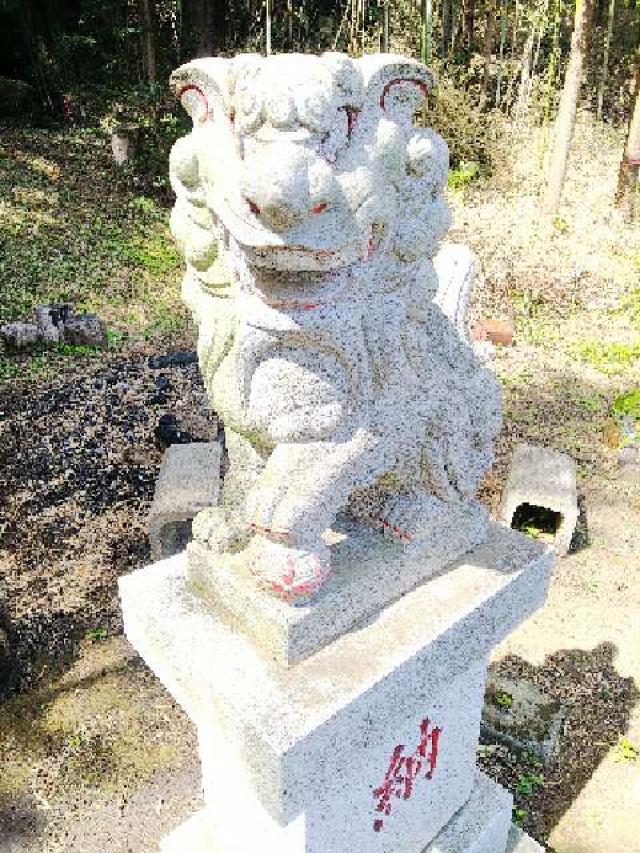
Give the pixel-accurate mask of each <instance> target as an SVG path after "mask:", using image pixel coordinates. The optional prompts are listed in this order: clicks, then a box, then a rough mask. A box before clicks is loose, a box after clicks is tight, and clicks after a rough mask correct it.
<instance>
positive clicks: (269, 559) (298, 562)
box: [249, 535, 331, 602]
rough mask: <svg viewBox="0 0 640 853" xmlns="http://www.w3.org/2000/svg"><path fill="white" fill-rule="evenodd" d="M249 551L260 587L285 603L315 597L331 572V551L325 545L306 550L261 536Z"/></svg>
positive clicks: (255, 540)
mask: <svg viewBox="0 0 640 853" xmlns="http://www.w3.org/2000/svg"><path fill="white" fill-rule="evenodd" d="M249 549H250V562H249V566H250V569H251V572H252V574H253V575H254V576H255V578H256V579H257V581H258V586H259V587H260V588H261V589H264V590H265V591H267V592H270V593H271V594H273V595H276V596H278V597H279V598H282V599H283V600H284V601H288V602H293V601H298V602H299V601H301V600H306V599H309V598H311V597H313V596H314V595H315V593H316V592H317V591H318V590H319V589H320V587H321V586H322V584H323V583H324V581H325V580H326V579H327V577H328V575H329V573H330V571H331V562H330V558H329V549H328V548H327V547H326V546H325V545H324V544H320V546H319V547H318V548H317V549H314V550H305V549H301V548H291V547H289V546H288V545H286V544H283V543H282V542H275V541H273V539H270V538H267V537H266V536H262V535H258V536H256V537H255V539H254V540H253V541H252V542H251V545H250V546H249Z"/></svg>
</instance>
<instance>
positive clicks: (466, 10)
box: [462, 0, 476, 53]
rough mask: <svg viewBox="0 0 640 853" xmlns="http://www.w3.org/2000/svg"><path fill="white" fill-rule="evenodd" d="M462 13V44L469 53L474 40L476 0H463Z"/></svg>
mask: <svg viewBox="0 0 640 853" xmlns="http://www.w3.org/2000/svg"><path fill="white" fill-rule="evenodd" d="M462 14H463V18H462V32H463V35H464V44H465V47H466V48H467V49H468V51H469V53H471V51H472V50H473V45H474V42H475V24H476V0H464V4H463V13H462Z"/></svg>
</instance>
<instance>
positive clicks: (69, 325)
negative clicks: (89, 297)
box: [64, 314, 107, 347]
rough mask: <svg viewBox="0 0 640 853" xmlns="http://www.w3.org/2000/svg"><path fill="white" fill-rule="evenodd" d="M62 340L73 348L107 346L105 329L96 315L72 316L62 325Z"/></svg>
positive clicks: (103, 323)
mask: <svg viewBox="0 0 640 853" xmlns="http://www.w3.org/2000/svg"><path fill="white" fill-rule="evenodd" d="M64 339H65V341H66V342H67V343H69V344H72V345H74V346H94V347H106V346H107V327H106V325H105V322H104V320H102V319H100V317H98V315H97V314H74V315H73V316H72V317H69V319H68V320H66V322H65V323H64Z"/></svg>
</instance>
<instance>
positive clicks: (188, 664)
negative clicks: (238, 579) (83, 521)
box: [121, 526, 552, 853]
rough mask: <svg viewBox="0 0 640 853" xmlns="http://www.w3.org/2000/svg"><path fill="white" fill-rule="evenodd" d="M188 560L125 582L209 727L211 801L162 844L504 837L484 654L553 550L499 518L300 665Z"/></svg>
mask: <svg viewBox="0 0 640 853" xmlns="http://www.w3.org/2000/svg"><path fill="white" fill-rule="evenodd" d="M397 548H398V554H401V553H402V552H401V546H397ZM406 559H407V561H413V560H417V559H419V558H418V557H415V556H410V555H407V557H406ZM186 563H187V560H186V555H185V554H181V555H178V556H176V557H173V558H170V559H168V560H164V561H162V562H159V563H155V564H153V565H151V566H148V567H147V568H145V569H141V570H139V571H137V572H134V573H133V574H131V575H129V576H127V577H125V578H122V579H121V597H122V606H123V613H124V622H125V630H126V634H127V636H128V638H129V640H130V641H131V643H132V644H133V645H134V646H135V648H136V649H137V650H138V651H139V652H140V654H141V655H142V656H143V658H144V659H145V661H146V662H147V663H148V664H149V666H150V667H151V668H152V669H153V670H154V672H155V673H156V674H157V675H158V677H159V678H160V679H161V680H162V681H163V683H164V684H165V685H166V687H167V688H168V689H169V690H170V692H171V693H172V694H173V696H174V697H175V698H176V700H177V701H178V702H180V704H181V705H182V707H183V708H184V709H185V710H186V712H187V713H188V714H189V716H190V717H191V719H192V720H193V721H194V723H195V724H196V726H197V729H198V735H199V746H200V758H201V761H202V772H203V787H204V792H205V802H206V807H205V809H204V810H203V811H202V812H200V813H199V814H197V815H195V816H194V817H193V818H192V819H191V820H189V821H188V822H187V823H185V824H184V825H183V826H181V827H179V828H178V829H177V830H176V831H175V832H174V833H173V834H172V835H170V836H169V837H168V838H167V839H165V842H164V844H163V848H162V849H163V850H164V851H165V853H178V851H180V853H196V851H203V853H204V851H207V853H213V851H219V853H245V851H246V853H250V851H251V853H253V851H254V850H269V851H270V850H274V851H275V850H277V851H278V853H320V851H325V850H331V851H332V853H347V851H348V853H422V851H425V853H463V851H469V853H471V851H474V853H503V851H505V850H506V849H507V848H506V845H507V834H508V831H509V826H510V813H511V801H510V797H509V795H508V794H506V792H504V791H502V789H500V788H499V786H497V785H495V783H493V782H490V781H489V780H487V779H486V778H485V777H483V776H482V775H480V774H478V771H477V769H476V767H475V751H476V746H477V741H478V735H479V727H480V712H481V709H482V703H483V691H484V682H485V674H486V662H487V658H488V656H489V653H490V651H491V649H492V648H493V647H494V646H495V645H496V644H497V643H498V642H500V641H501V640H502V639H503V638H504V637H505V636H506V635H507V634H508V633H509V632H510V631H512V630H513V629H514V628H515V627H516V626H517V625H518V624H519V623H520V622H521V621H523V620H524V619H525V618H526V617H527V616H529V615H530V614H531V613H532V612H533V611H534V610H535V609H536V608H537V607H538V606H539V605H540V604H541V603H542V602H543V600H544V597H545V594H546V589H547V583H548V578H549V572H550V567H551V563H552V555H551V552H550V550H545V549H544V548H543V547H542V546H540V545H539V544H538V543H536V542H534V541H532V540H529V539H527V538H526V537H524V536H522V535H520V534H518V533H515V532H514V531H511V530H506V529H504V528H501V527H498V526H493V527H492V528H491V530H490V536H489V539H488V541H487V542H486V543H485V544H484V545H482V546H480V547H478V548H476V549H475V550H473V551H471V552H470V553H468V554H466V555H465V557H463V558H461V559H458V560H457V561H455V562H453V563H450V564H449V565H447V566H444V565H443V566H442V570H441V571H440V573H439V574H436V575H435V576H434V577H431V578H430V579H429V580H428V581H427V582H424V583H422V585H420V586H418V587H416V588H415V589H413V590H412V591H410V592H407V593H406V594H404V595H403V596H401V597H400V598H399V599H398V600H396V601H395V602H393V603H391V604H389V605H388V606H386V607H385V608H384V609H383V610H381V611H380V612H378V613H377V614H375V615H370V616H369V617H368V618H367V619H366V620H365V621H364V622H361V623H360V624H359V625H356V626H355V627H353V628H352V629H351V630H350V631H348V632H346V633H344V634H342V635H341V636H339V637H338V638H337V639H334V640H332V641H331V642H330V643H328V644H327V645H325V646H324V647H323V648H320V649H319V651H316V652H315V653H314V654H311V656H309V657H307V658H306V659H304V660H301V661H300V662H299V663H297V664H295V665H293V666H286V665H285V664H284V663H283V662H282V661H281V660H278V659H270V658H269V656H268V655H265V653H264V651H265V650H264V649H260V650H258V648H257V647H256V644H255V643H254V642H252V640H251V638H250V636H249V635H248V634H247V631H246V624H245V623H244V622H242V623H241V622H239V621H238V620H237V618H236V616H235V615H234V614H233V612H232V611H231V610H228V609H225V608H223V607H220V608H216V607H215V606H212V604H211V603H210V602H209V603H206V604H205V603H204V601H203V600H202V599H201V598H199V597H197V596H195V595H194V594H193V593H192V592H191V591H190V589H189V586H188V584H187V581H186ZM414 569H415V567H414ZM414 569H412V567H411V566H410V565H408V566H407V572H411V571H412V570H414ZM328 594H329V593H327V595H328ZM322 595H323V593H322V591H321V593H320V595H319V597H318V599H317V603H316V604H315V606H316V607H321V606H322V604H321V601H322ZM325 606H326V605H325ZM308 607H314V604H311V605H308ZM310 624H313V620H311V622H310ZM275 657H277V656H275ZM517 843H520V842H517ZM523 849H524V848H523ZM511 850H518V847H517V846H515V847H514V846H513V845H511Z"/></svg>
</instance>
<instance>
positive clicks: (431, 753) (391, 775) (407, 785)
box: [373, 717, 442, 832]
mask: <svg viewBox="0 0 640 853" xmlns="http://www.w3.org/2000/svg"><path fill="white" fill-rule="evenodd" d="M430 726H431V721H430V720H429V718H428V717H426V718H425V719H424V720H422V722H421V723H420V743H419V744H418V746H417V747H416V749H415V752H414V753H413V755H409V756H405V755H403V754H402V753H403V752H404V744H398V745H397V746H396V747H395V749H394V750H393V753H392V755H391V760H390V762H389V767H388V769H387V772H386V773H385V776H384V782H383V783H382V785H381V786H380V787H379V788H376V789H375V790H374V792H373V796H374V798H375V799H376V800H377V803H376V806H375V810H376V811H377V812H382V813H383V814H384V815H385V816H387V815H389V814H390V813H391V805H392V798H393V797H395V798H396V799H403V800H408V799H409V798H410V797H411V795H412V793H413V783H414V781H415V780H416V779H417V777H418V774H419V773H420V771H421V770H422V768H423V766H424V764H425V763H426V764H427V765H428V770H427V772H426V774H425V777H424V778H425V779H431V777H432V776H433V774H434V773H435V770H436V767H437V763H438V743H439V739H440V734H441V733H442V729H441V728H438V727H433V728H431V729H430ZM422 759H425V760H424V761H423V760H422ZM383 826H384V821H383V820H382V819H381V818H376V819H375V820H374V822H373V829H374V831H375V832H380V831H381V830H382V828H383Z"/></svg>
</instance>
